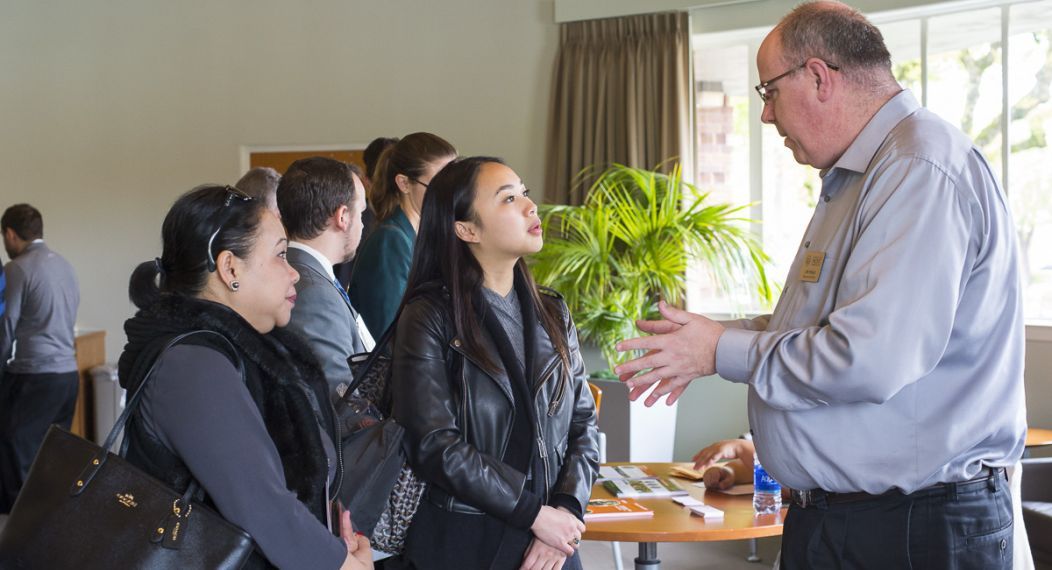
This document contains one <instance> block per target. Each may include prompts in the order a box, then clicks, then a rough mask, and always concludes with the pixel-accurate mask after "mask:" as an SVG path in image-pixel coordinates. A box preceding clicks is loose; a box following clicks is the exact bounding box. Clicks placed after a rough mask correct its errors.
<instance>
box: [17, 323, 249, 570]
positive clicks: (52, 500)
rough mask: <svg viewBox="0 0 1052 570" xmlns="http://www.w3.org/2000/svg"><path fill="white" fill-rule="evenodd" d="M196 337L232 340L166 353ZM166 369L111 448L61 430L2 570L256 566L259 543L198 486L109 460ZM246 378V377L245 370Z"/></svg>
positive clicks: (20, 513) (30, 489)
mask: <svg viewBox="0 0 1052 570" xmlns="http://www.w3.org/2000/svg"><path fill="white" fill-rule="evenodd" d="M194 334H212V335H216V336H219V337H220V338H223V340H224V341H226V338H225V337H222V335H219V334H218V333H215V332H212V331H194V332H190V333H186V334H182V335H180V336H178V337H176V338H174V339H173V340H172V341H170V342H169V343H168V344H167V345H166V346H165V347H164V350H162V351H161V354H164V352H166V351H167V350H168V349H170V348H171V347H172V346H174V345H175V344H177V343H179V342H180V341H182V340H183V339H185V338H186V337H188V336H191V335H194ZM227 342H228V343H229V341H227ZM234 354H237V352H236V351H235V352H234ZM159 359H160V356H158V360H159ZM156 366H157V361H154V364H153V366H152V367H151V368H150V370H149V372H147V374H146V376H145V377H144V379H143V381H142V384H141V385H140V386H139V388H138V390H136V391H135V393H134V394H133V395H132V397H131V399H130V400H129V402H128V405H127V407H126V408H125V410H124V412H123V413H122V414H121V415H120V417H119V418H118V419H117V423H116V424H115V425H114V426H113V429H112V430H111V431H110V434H109V436H108V437H107V438H106V441H105V443H103V445H102V446H101V447H100V446H98V445H96V444H94V443H92V442H89V441H87V440H85V439H82V438H80V437H77V436H75V435H73V434H71V433H69V432H68V431H66V430H64V429H62V428H59V427H57V426H51V428H50V430H49V431H48V432H47V435H46V436H45V438H44V443H43V445H42V446H41V448H40V451H39V452H37V456H36V459H34V461H33V465H32V467H30V470H29V475H28V477H27V479H26V482H25V485H24V486H23V487H22V490H21V492H20V493H19V495H18V499H17V500H16V501H15V505H14V507H13V508H12V510H11V516H10V517H9V518H8V520H7V524H6V525H5V526H4V530H3V533H2V534H0V568H3V569H5V570H6V569H10V568H27V569H34V570H35V569H45V568H46V569H49V570H62V569H66V568H71V569H72V568H76V569H79V570H96V569H97V570H111V569H114V568H146V569H169V568H171V569H173V570H174V569H176V568H179V569H198V568H200V569H206V568H207V569H236V568H241V567H242V566H243V565H244V563H245V561H247V560H248V557H249V555H250V554H251V553H252V548H253V543H252V538H251V537H250V536H249V535H248V534H247V533H246V532H245V531H243V530H241V529H240V528H238V527H236V526H234V525H233V524H231V523H229V522H227V521H226V520H225V519H223V517H222V516H220V515H219V514H218V513H216V512H214V511H212V510H210V509H208V508H207V507H205V506H204V505H201V504H198V503H197V502H195V501H193V500H192V497H193V495H194V494H195V493H196V492H197V490H198V489H199V488H200V487H199V485H198V484H197V482H196V481H194V482H192V483H191V484H190V487H189V488H188V489H187V491H186V492H185V493H182V494H179V493H176V492H175V491H173V490H172V489H170V488H169V487H167V486H166V485H164V484H163V483H161V482H160V481H158V480H157V479H154V478H153V477H150V476H149V475H147V474H146V473H144V472H142V471H141V470H139V469H138V468H136V467H135V466H133V465H131V464H130V463H128V462H127V461H125V459H124V458H123V455H124V452H125V451H126V447H125V448H123V449H122V450H121V454H119V455H118V454H114V453H111V452H110V451H109V450H110V449H111V448H112V446H113V444H114V442H115V441H116V440H117V437H118V436H119V435H120V433H121V432H122V431H123V430H124V427H125V425H126V424H127V422H128V418H129V417H130V416H131V414H132V412H133V411H134V410H135V409H136V407H137V406H138V404H139V401H140V399H141V397H142V393H143V389H144V388H145V387H146V383H147V382H148V381H149V380H150V377H151V376H153V372H154V368H155V367H156ZM238 369H239V370H240V371H241V372H242V374H244V371H243V366H242V364H241V363H240V362H238Z"/></svg>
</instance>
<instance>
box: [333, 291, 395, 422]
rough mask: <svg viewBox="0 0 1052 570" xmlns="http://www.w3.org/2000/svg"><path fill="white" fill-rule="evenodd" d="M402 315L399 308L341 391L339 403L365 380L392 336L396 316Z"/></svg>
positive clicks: (345, 401)
mask: <svg viewBox="0 0 1052 570" xmlns="http://www.w3.org/2000/svg"><path fill="white" fill-rule="evenodd" d="M401 315H402V309H401V308H399V309H398V312H397V313H396V314H395V317H394V320H393V321H391V324H390V325H388V326H387V330H385V331H384V334H383V335H381V336H380V340H379V341H377V342H376V346H374V347H373V350H372V352H370V353H369V358H366V359H365V363H364V364H362V367H361V368H360V369H359V371H358V376H357V377H356V378H352V379H351V383H350V384H349V385H348V386H347V389H346V390H345V391H344V392H343V396H342V397H341V398H340V403H341V404H346V403H347V400H349V399H350V398H351V397H353V396H354V391H355V390H357V389H358V386H360V385H361V384H362V382H364V381H365V377H366V376H368V372H369V370H371V369H372V367H373V366H374V365H375V364H376V361H377V360H379V359H380V354H381V353H382V352H383V349H384V347H386V346H387V344H388V343H389V342H391V339H392V338H394V331H395V325H397V324H398V317H399V316H401Z"/></svg>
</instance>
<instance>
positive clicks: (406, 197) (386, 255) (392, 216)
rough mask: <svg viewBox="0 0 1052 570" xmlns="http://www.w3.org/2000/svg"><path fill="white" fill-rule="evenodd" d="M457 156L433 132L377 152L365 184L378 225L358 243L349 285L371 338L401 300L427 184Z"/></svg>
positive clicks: (377, 334) (391, 317)
mask: <svg viewBox="0 0 1052 570" xmlns="http://www.w3.org/2000/svg"><path fill="white" fill-rule="evenodd" d="M456 155H457V150H456V149H455V148H453V145H451V144H449V143H448V142H446V141H445V140H444V139H443V138H442V137H439V136H437V135H433V134H431V133H413V134H409V135H406V136H404V137H402V138H401V139H400V140H398V141H397V142H396V143H395V144H394V145H392V146H391V147H389V148H388V149H386V150H385V151H384V152H383V154H381V155H380V162H379V164H378V165H377V167H376V175H375V176H374V178H373V181H372V187H371V188H370V189H369V205H370V206H371V207H372V209H373V211H374V212H375V213H376V220H377V223H378V224H379V225H377V226H376V228H375V229H374V230H373V231H372V233H371V234H369V237H367V238H365V241H364V242H362V245H361V247H359V248H358V253H357V254H356V255H355V258H354V270H353V271H352V273H351V283H350V285H349V286H348V293H349V294H350V296H351V304H352V305H354V308H355V309H358V312H359V313H360V314H361V315H362V320H363V321H365V326H366V327H368V328H369V332H370V333H372V336H373V338H380V337H381V336H383V334H384V331H386V330H387V327H388V326H389V325H390V324H391V321H392V320H394V316H395V312H396V311H397V309H398V304H399V303H400V302H401V301H402V293H404V292H405V284H406V280H407V279H408V278H409V266H410V265H412V263H413V247H414V243H415V242H416V234H417V231H418V229H419V228H420V220H421V218H422V214H421V205H422V204H423V202H424V195H425V193H426V192H427V187H428V184H429V183H430V182H431V179H432V177H433V176H434V175H435V173H436V172H438V171H439V170H442V167H443V166H445V165H446V164H448V163H449V161H451V160H453V158H454V157H456Z"/></svg>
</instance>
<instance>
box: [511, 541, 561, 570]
mask: <svg viewBox="0 0 1052 570" xmlns="http://www.w3.org/2000/svg"><path fill="white" fill-rule="evenodd" d="M564 562H566V553H564V552H563V551H561V550H558V549H555V548H552V547H550V546H548V545H547V544H545V543H544V542H542V541H540V540H538V539H536V538H534V539H533V540H532V541H530V547H529V548H527V549H526V557H525V558H523V559H522V566H520V567H519V570H559V569H560V568H562V567H563V563H564Z"/></svg>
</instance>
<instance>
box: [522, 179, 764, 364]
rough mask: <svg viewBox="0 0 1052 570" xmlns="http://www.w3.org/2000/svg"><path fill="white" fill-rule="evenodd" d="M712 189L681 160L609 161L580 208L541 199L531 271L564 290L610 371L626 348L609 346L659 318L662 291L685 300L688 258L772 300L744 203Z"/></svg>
mask: <svg viewBox="0 0 1052 570" xmlns="http://www.w3.org/2000/svg"><path fill="white" fill-rule="evenodd" d="M708 196H709V195H708V194H707V193H705V192H702V191H700V190H699V189H698V188H697V187H695V186H694V185H692V184H689V183H687V182H685V181H684V180H683V178H682V176H681V173H680V169H679V167H678V166H676V167H674V168H673V169H672V170H671V172H669V173H667V174H665V173H661V172H657V171H651V170H644V169H640V168H632V167H629V166H623V165H620V164H615V165H613V166H611V167H609V168H608V169H606V170H605V171H603V172H602V173H601V174H600V175H599V176H598V177H597V179H596V181H595V182H594V183H593V184H592V186H591V187H590V188H589V189H588V192H587V194H586V196H585V199H584V203H583V204H581V205H580V206H562V205H544V206H541V214H542V220H543V224H544V234H545V236H546V239H545V245H544V249H543V250H541V252H539V253H537V254H535V255H534V256H533V259H532V263H533V272H534V275H535V276H536V278H537V281H538V282H539V283H542V284H544V285H547V286H549V287H551V288H553V289H555V290H557V291H559V292H560V293H562V294H563V296H564V297H565V298H566V303H567V305H568V306H569V308H570V312H571V314H572V315H573V317H574V320H575V322H576V324H577V329H578V331H579V333H580V335H581V337H582V340H584V341H587V342H591V343H594V344H595V345H596V346H598V348H599V349H600V350H601V351H602V354H603V358H604V359H605V360H606V362H607V364H608V365H609V367H610V369H613V367H614V366H615V365H617V364H618V363H620V362H623V361H624V360H626V359H627V358H628V357H629V356H630V355H627V354H620V353H618V352H617V351H616V350H615V349H614V346H615V344H616V343H617V342H618V341H619V340H621V339H626V338H632V337H635V336H639V330H638V329H637V328H636V325H635V321H636V319H639V318H643V319H652V318H659V314H658V310H657V302H658V300H660V299H664V300H665V301H666V302H668V303H670V304H673V305H679V304H681V303H682V302H683V299H684V295H685V293H686V273H687V267H688V265H690V264H691V263H692V261H693V260H701V261H703V262H704V264H705V267H706V268H707V269H708V270H709V271H710V272H711V274H712V276H713V277H714V279H715V282H716V283H717V285H718V286H719V287H720V288H721V289H723V290H724V291H727V292H732V291H737V290H740V289H741V284H743V283H746V284H748V285H749V287H748V289H750V290H752V291H753V292H754V293H755V295H756V296H758V297H759V298H760V299H761V300H762V301H764V302H765V303H766V304H769V303H770V301H771V298H772V290H771V284H770V283H769V282H768V280H767V274H766V272H765V265H766V263H767V261H768V257H767V255H766V254H764V252H763V251H762V249H761V248H760V245H759V243H758V242H757V240H756V239H755V237H753V235H752V234H751V233H749V231H748V230H747V224H748V223H749V222H750V221H751V220H748V219H746V218H745V217H743V210H744V209H745V208H747V207H748V205H742V206H731V205H728V204H713V203H710V202H709V200H708Z"/></svg>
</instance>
